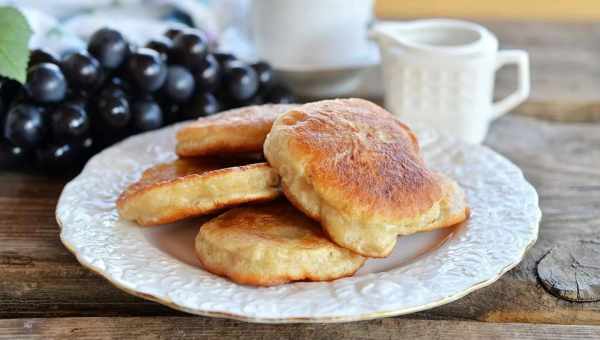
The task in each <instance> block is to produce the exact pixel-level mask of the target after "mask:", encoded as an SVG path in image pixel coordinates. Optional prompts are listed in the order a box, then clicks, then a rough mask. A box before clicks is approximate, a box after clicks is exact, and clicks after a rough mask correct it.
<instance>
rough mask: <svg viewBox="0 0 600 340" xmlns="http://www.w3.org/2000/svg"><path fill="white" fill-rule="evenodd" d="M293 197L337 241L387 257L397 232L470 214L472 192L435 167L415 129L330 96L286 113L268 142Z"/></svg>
mask: <svg viewBox="0 0 600 340" xmlns="http://www.w3.org/2000/svg"><path fill="white" fill-rule="evenodd" d="M264 153H265V156H266V158H267V160H268V161H269V163H270V164H271V166H273V167H274V168H275V169H277V171H278V173H279V175H280V176H281V182H282V189H283V191H284V193H285V195H286V197H288V199H289V200H290V201H291V202H292V203H293V204H294V205H295V206H296V207H298V208H299V209H300V210H302V211H303V212H304V213H306V214H307V215H308V216H310V217H312V218H313V219H315V220H317V221H320V222H321V224H322V226H323V227H324V229H325V230H326V231H327V233H328V234H329V236H330V237H331V238H332V240H333V241H334V242H336V243H337V244H339V245H341V246H343V247H346V248H348V249H351V250H353V251H355V252H357V253H359V254H362V255H365V256H371V257H385V256H387V255H388V254H389V253H390V252H391V251H392V249H393V247H394V245H395V244H396V238H397V235H408V234H413V233H416V232H421V231H427V230H432V229H435V228H442V227H448V226H451V225H454V224H456V223H459V222H461V221H463V220H465V219H466V218H467V215H468V208H467V204H466V201H465V197H464V193H463V192H462V190H461V189H460V188H459V187H458V185H457V184H456V183H455V182H454V181H452V180H451V179H449V178H447V177H445V176H443V175H441V174H439V173H436V172H434V171H431V170H429V169H427V168H426V167H425V164H424V162H423V160H422V158H421V156H420V154H419V145H418V143H417V139H416V137H415V135H414V134H413V133H412V131H411V130H410V129H409V128H408V127H407V126H406V125H404V124H402V123H400V122H399V121H398V120H396V119H395V118H394V117H393V116H392V115H391V114H390V113H389V112H387V111H385V110H384V109H383V108H381V107H379V106H377V105H375V104H373V103H371V102H369V101H366V100H362V99H339V100H324V101H320V102H314V103H310V104H306V105H303V106H300V107H297V108H296V109H293V110H290V111H288V112H287V113H285V114H283V115H281V116H280V117H279V118H278V119H277V120H276V121H275V123H274V124H273V128H272V130H271V132H270V133H269V135H268V136H267V139H266V141H265V145H264Z"/></svg>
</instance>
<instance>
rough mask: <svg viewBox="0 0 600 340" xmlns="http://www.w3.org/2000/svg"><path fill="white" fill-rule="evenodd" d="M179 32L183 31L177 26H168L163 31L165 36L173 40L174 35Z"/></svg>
mask: <svg viewBox="0 0 600 340" xmlns="http://www.w3.org/2000/svg"><path fill="white" fill-rule="evenodd" d="M181 33H183V30H181V29H179V28H169V29H168V30H167V31H166V32H165V34H164V35H165V37H167V38H169V39H171V40H173V39H175V37H177V36H178V35H180V34H181Z"/></svg>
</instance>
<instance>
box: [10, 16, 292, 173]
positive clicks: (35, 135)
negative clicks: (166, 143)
mask: <svg viewBox="0 0 600 340" xmlns="http://www.w3.org/2000/svg"><path fill="white" fill-rule="evenodd" d="M293 101H294V98H293V97H292V95H291V93H290V92H289V91H288V90H287V89H286V88H285V87H284V86H282V85H280V84H277V83H276V82H275V80H274V78H273V70H272V69H271V67H270V66H269V64H267V63H265V62H257V63H246V62H243V61H241V60H239V59H237V58H236V57H235V56H233V55H231V54H227V53H219V52H215V51H211V49H210V47H209V43H208V39H207V37H206V34H205V33H204V32H202V31H200V30H196V29H189V30H178V29H171V30H169V31H167V32H165V34H164V36H161V37H158V38H156V39H153V40H151V41H149V42H148V43H147V44H146V45H145V46H144V47H137V46H133V45H132V44H130V43H129V42H128V41H127V40H126V39H125V38H124V37H123V35H122V34H121V33H120V32H118V31H116V30H113V29H108V28H103V29H100V30H98V31H97V32H95V33H94V34H93V35H92V36H91V38H90V41H89V43H88V46H87V50H82V51H71V52H68V53H65V54H64V55H63V56H62V57H61V58H58V57H57V56H55V55H53V54H52V53H49V52H47V51H45V50H42V49H38V50H34V51H32V52H31V56H30V62H29V68H28V72H27V82H26V84H25V85H24V86H22V85H20V84H19V83H17V82H16V81H13V80H8V79H2V78H0V132H1V134H0V169H2V168H15V167H29V168H38V169H42V170H44V171H48V172H57V171H58V172H61V173H62V172H65V171H69V170H76V169H78V168H79V167H80V166H81V165H82V164H83V163H84V162H85V161H86V160H87V159H88V158H89V157H90V156H91V155H93V154H94V153H95V152H97V151H99V150H100V149H102V148H104V147H106V146H108V145H111V144H113V143H115V142H116V141H119V140H121V139H123V138H125V137H127V136H129V135H131V134H135V133H139V132H143V131H149V130H154V129H157V128H160V127H162V126H164V125H167V124H171V123H174V122H178V121H182V120H187V119H194V118H198V117H202V116H207V115H211V114H214V113H216V112H219V111H222V110H225V109H230V108H235V107H240V106H246V105H254V104H262V103H291V102H293Z"/></svg>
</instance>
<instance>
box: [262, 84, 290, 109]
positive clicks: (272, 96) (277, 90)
mask: <svg viewBox="0 0 600 340" xmlns="http://www.w3.org/2000/svg"><path fill="white" fill-rule="evenodd" d="M295 102H296V98H294V95H293V94H292V92H291V91H290V90H289V89H288V88H286V87H284V86H282V85H276V86H274V87H273V88H271V90H269V91H268V92H267V94H266V96H265V103H273V104H291V103H295Z"/></svg>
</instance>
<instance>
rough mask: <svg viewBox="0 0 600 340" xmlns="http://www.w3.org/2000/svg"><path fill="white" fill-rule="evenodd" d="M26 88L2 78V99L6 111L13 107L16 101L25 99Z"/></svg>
mask: <svg viewBox="0 0 600 340" xmlns="http://www.w3.org/2000/svg"><path fill="white" fill-rule="evenodd" d="M25 93H26V91H25V87H24V86H23V85H21V83H19V82H18V81H16V80H14V79H8V78H0V98H1V99H2V101H3V102H4V105H5V109H7V110H8V108H9V107H10V106H11V105H12V103H14V102H15V100H22V99H23V98H24V97H25Z"/></svg>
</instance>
